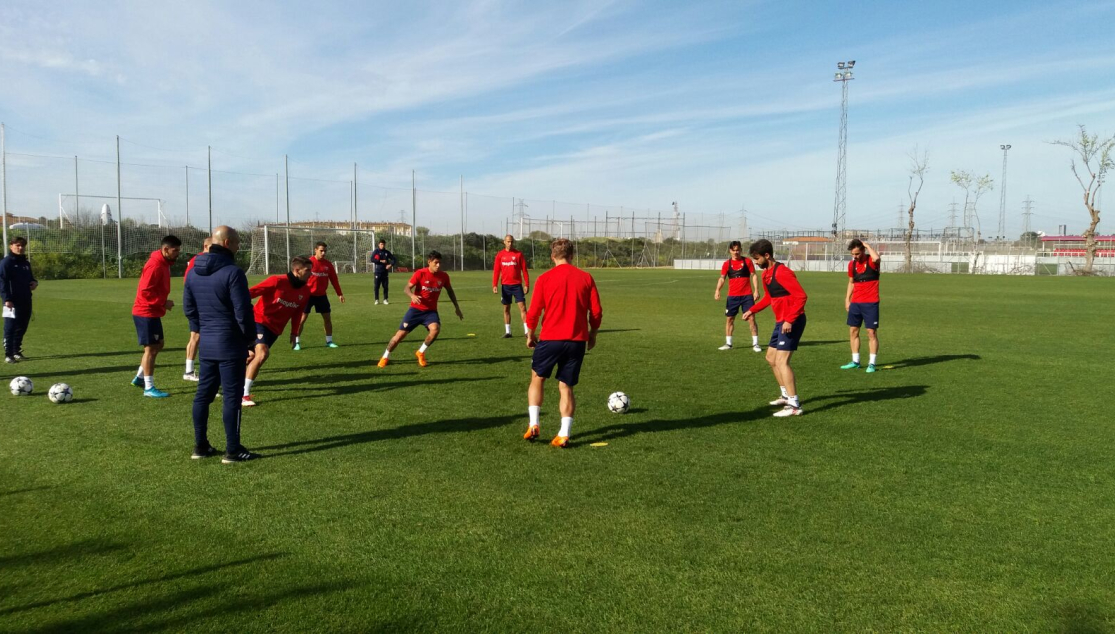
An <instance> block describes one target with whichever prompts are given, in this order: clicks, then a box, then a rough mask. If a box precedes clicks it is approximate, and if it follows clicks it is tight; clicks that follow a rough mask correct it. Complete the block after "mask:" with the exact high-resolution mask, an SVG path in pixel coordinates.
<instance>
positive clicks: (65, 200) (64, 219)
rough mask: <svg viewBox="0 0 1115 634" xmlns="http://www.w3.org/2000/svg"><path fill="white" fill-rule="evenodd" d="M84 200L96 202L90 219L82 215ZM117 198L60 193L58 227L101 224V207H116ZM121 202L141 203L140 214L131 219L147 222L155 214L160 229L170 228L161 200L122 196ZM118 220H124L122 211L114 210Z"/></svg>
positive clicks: (164, 202)
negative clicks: (106, 205) (106, 203)
mask: <svg viewBox="0 0 1115 634" xmlns="http://www.w3.org/2000/svg"><path fill="white" fill-rule="evenodd" d="M83 200H87V201H94V202H96V210H94V211H91V212H90V214H91V215H89V216H88V217H86V215H85V214H82V213H81V202H82V201H83ZM116 200H117V198H116V196H95V195H92V194H67V193H65V192H59V194H58V226H59V227H60V228H64V227H65V226H66V225H67V224H70V225H75V226H82V225H84V224H96V223H99V222H100V216H99V215H98V214H99V213H100V208H101V205H102V204H103V203H105V202H109V204H110V206H112V207H116ZM120 200H121V201H123V200H127V201H130V202H139V203H141V205H140V206H139V209H140V212H139V213H130V214H129V215H130V216H131V217H134V216H137V215H138V216H141V217H142V219H143V220H145V221H146V220H147V214H149V213H150V212H152V211H154V212H155V218H154V220H155V224H156V225H157V226H158V227H159V228H162V227H167V228H169V227H170V221H169V220H168V219H167V216H166V213H165V212H164V210H163V205H164V204H166V201H165V200H163V199H161V198H144V197H140V196H121V197H120ZM114 212H115V214H116V220H117V221H120V220H123V219H124V216H123V214H122V213H121V210H119V209H114Z"/></svg>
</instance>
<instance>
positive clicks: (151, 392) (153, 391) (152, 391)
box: [143, 387, 170, 398]
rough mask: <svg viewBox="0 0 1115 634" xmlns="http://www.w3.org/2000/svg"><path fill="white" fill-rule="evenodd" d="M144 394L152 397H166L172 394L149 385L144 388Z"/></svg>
mask: <svg viewBox="0 0 1115 634" xmlns="http://www.w3.org/2000/svg"><path fill="white" fill-rule="evenodd" d="M143 395H144V396H147V397H150V398H166V397H168V396H170V394H168V393H166V392H164V391H162V390H160V389H159V388H157V387H149V388H147V389H146V390H143Z"/></svg>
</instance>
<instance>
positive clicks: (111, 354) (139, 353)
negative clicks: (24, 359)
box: [30, 348, 186, 361]
mask: <svg viewBox="0 0 1115 634" xmlns="http://www.w3.org/2000/svg"><path fill="white" fill-rule="evenodd" d="M185 351H186V349H185V348H163V350H162V352H160V353H159V354H166V353H168V352H185ZM142 355H143V350H142V349H136V348H133V349H131V350H116V351H113V352H80V353H77V354H52V355H50V356H49V357H35V358H33V359H30V361H37V360H39V359H42V360H44V361H45V360H47V359H80V358H82V357H127V356H142Z"/></svg>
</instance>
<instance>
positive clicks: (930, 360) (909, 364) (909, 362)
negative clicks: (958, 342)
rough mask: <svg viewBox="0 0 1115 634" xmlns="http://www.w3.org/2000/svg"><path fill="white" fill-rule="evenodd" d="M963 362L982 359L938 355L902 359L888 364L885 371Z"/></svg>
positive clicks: (967, 356) (959, 355)
mask: <svg viewBox="0 0 1115 634" xmlns="http://www.w3.org/2000/svg"><path fill="white" fill-rule="evenodd" d="M963 360H968V361H981V360H983V357H981V356H979V355H978V354H939V355H936V356H932V357H910V358H909V359H903V360H901V361H895V362H894V363H888V364H887V365H889V366H892V367H890V368H885V369H888V370H891V369H893V370H899V369H902V368H916V367H918V366H922V365H933V364H934V363H945V362H948V361H963Z"/></svg>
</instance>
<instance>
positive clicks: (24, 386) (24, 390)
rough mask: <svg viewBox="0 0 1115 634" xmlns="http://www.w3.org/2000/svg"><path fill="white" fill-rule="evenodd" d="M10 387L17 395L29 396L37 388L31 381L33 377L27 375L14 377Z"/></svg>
mask: <svg viewBox="0 0 1115 634" xmlns="http://www.w3.org/2000/svg"><path fill="white" fill-rule="evenodd" d="M8 387H9V388H11V390H12V394H14V395H16V396H27V395H28V394H30V393H31V392H33V391H34V390H35V384H34V383H32V382H31V379H29V378H27V377H25V376H17V377H16V378H14V379H12V382H11V383H9V384H8Z"/></svg>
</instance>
